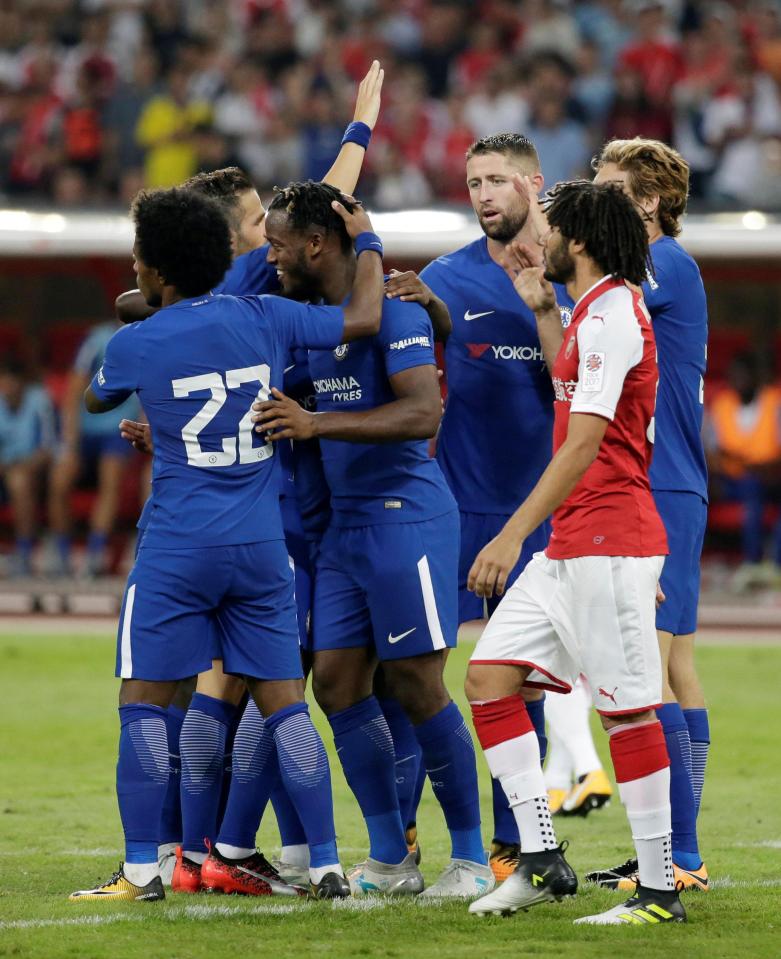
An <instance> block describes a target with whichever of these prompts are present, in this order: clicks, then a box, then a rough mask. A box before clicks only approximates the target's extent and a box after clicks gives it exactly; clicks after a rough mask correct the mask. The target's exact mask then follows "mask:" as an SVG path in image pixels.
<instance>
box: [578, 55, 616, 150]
mask: <svg viewBox="0 0 781 959" xmlns="http://www.w3.org/2000/svg"><path fill="white" fill-rule="evenodd" d="M575 64H576V68H577V82H576V83H575V85H574V90H573V97H574V99H575V102H576V103H577V105H578V108H579V110H580V111H581V112H582V114H583V117H584V119H585V121H586V123H588V124H589V126H590V127H591V128H592V129H593V130H594V131H595V134H596V139H597V140H598V141H600V140H601V139H602V138H601V132H602V130H603V128H604V123H605V118H606V117H607V114H608V111H609V110H610V107H611V105H612V102H613V89H614V81H613V77H612V76H611V74H610V73H609V72H608V70H606V69H605V67H604V66H603V65H602V61H601V59H600V53H599V47H598V46H597V45H596V43H594V42H592V41H590V40H585V41H584V42H583V43H582V44H581V46H580V49H579V50H578V52H577V57H576V60H575Z"/></svg>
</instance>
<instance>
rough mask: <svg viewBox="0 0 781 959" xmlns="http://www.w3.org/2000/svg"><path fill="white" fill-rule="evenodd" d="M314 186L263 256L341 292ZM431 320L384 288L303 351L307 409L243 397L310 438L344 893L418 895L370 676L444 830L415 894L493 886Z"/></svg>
mask: <svg viewBox="0 0 781 959" xmlns="http://www.w3.org/2000/svg"><path fill="white" fill-rule="evenodd" d="M330 197H331V191H330V189H329V188H328V187H327V186H325V185H323V184H315V183H311V182H310V183H305V184H292V185H290V186H289V187H288V188H287V189H285V190H283V191H281V192H280V193H278V194H277V196H276V197H275V198H274V200H273V201H272V203H271V205H270V206H269V212H268V216H267V218H266V235H267V237H268V239H269V242H270V243H271V252H270V253H269V261H270V262H271V263H272V264H273V265H274V266H275V267H276V269H277V273H278V275H279V278H280V282H281V284H282V289H283V291H284V293H285V295H286V296H290V297H294V298H297V299H306V300H309V301H311V302H318V301H323V302H326V303H341V302H343V301H344V298H345V296H346V295H347V293H348V291H349V288H350V283H351V277H352V273H353V271H354V270H355V256H354V254H353V252H352V250H351V248H350V245H349V242H348V238H347V236H346V234H345V232H344V228H343V226H342V223H341V221H340V220H339V219H337V218H336V217H334V216H333V214H332V213H331V210H330V202H329V201H330ZM432 341H433V333H432V328H431V323H430V322H429V319H428V317H427V315H426V313H425V311H424V310H423V309H422V308H421V307H419V306H417V305H416V304H412V303H401V302H400V301H398V300H386V301H385V306H384V308H383V318H382V325H381V328H380V332H379V333H378V334H377V335H376V336H374V337H373V338H372V339H371V340H367V341H366V342H365V343H362V344H360V345H358V344H347V343H345V344H342V345H340V346H339V347H338V348H337V349H335V350H310V353H309V368H310V373H311V376H312V381H313V383H314V387H315V392H316V397H317V412H316V413H310V412H307V411H305V410H303V409H302V408H301V406H300V405H299V404H298V403H296V402H294V401H292V400H290V399H288V398H287V397H285V396H284V395H283V394H281V393H279V392H277V391H274V393H273V396H274V399H273V400H270V401H268V402H267V403H261V404H256V407H258V408H259V412H258V421H259V426H258V429H261V430H263V431H268V435H269V436H270V437H271V438H272V439H274V440H275V441H277V442H278V441H280V440H286V439H293V440H294V441H300V440H306V439H310V438H313V437H317V438H319V440H320V448H321V452H322V457H323V465H324V468H325V474H326V479H327V481H328V485H329V487H330V490H331V510H332V512H331V522H330V524H329V527H328V529H327V530H326V533H325V536H324V538H323V542H322V544H321V547H320V554H319V557H318V561H317V574H316V579H315V600H314V607H313V622H314V635H313V644H314V665H313V687H314V692H315V696H316V697H317V700H318V702H319V703H320V705H321V707H322V708H323V711H324V712H325V714H326V716H327V717H328V720H329V722H330V724H331V728H332V730H333V732H334V741H335V743H336V747H337V752H338V753H339V758H340V760H341V762H342V766H343V768H344V772H345V776H346V778H347V781H348V783H349V785H350V787H351V789H352V790H353V793H354V794H355V796H356V798H357V800H358V803H359V805H360V808H361V811H362V813H363V816H364V820H365V822H366V826H367V829H368V833H369V856H368V858H367V859H366V860H365V862H363V863H361V864H359V865H358V866H356V867H355V869H354V870H353V871H352V873H351V874H350V876H349V877H348V878H349V879H350V885H351V888H352V891H353V894H355V895H361V894H364V893H366V892H383V893H386V894H391V895H405V894H407V895H408V894H413V893H418V892H420V891H421V890H422V889H423V879H422V876H421V874H420V871H419V870H418V868H417V865H416V862H415V853H414V852H412V853H409V852H408V850H407V844H406V841H405V835H404V828H403V824H402V819H401V815H400V811H399V803H398V797H397V793H396V787H395V771H394V758H395V754H394V747H393V741H392V739H391V736H390V732H389V730H388V726H387V723H386V720H385V717H384V716H383V713H382V711H381V709H380V705H379V703H378V701H377V699H376V697H375V696H374V695H373V694H372V679H373V674H374V671H375V667H376V663H377V660H378V659H379V661H380V662H381V663H382V666H383V671H384V678H385V683H386V685H387V688H388V690H389V692H390V694H391V695H393V696H394V697H395V698H396V699H397V700H398V701H399V702H400V703H401V706H402V707H403V709H404V711H405V713H406V715H407V716H408V717H409V720H410V721H411V722H412V724H413V727H414V732H415V737H416V740H417V742H418V743H419V745H420V748H421V751H422V755H423V760H424V764H425V767H426V770H427V772H428V775H429V779H430V780H431V783H432V787H433V790H434V794H435V795H436V797H437V799H438V800H439V802H440V805H441V806H442V809H443V812H444V814H445V819H446V821H447V825H448V829H449V831H450V835H451V841H452V850H451V861H450V863H449V865H448V867H447V868H446V869H445V871H444V873H443V874H442V875H441V876H440V877H439V879H438V880H437V882H436V883H435V884H434V885H433V886H431V888H430V889H428V890H427V891H426V893H424V895H426V894H428V895H431V896H434V897H439V896H441V897H470V898H473V897H474V896H476V895H479V894H480V893H481V892H482V891H483V890H487V889H490V888H491V887H492V886H493V882H494V880H493V875H492V873H491V871H490V869H489V868H488V867H487V865H486V863H485V853H484V850H483V846H482V839H481V835H480V810H479V802H478V792H477V771H476V765H475V756H474V747H473V744H472V740H471V736H470V735H469V732H468V730H467V727H466V726H465V724H464V721H463V718H462V717H461V714H460V712H459V710H458V707H457V706H456V705H455V703H453V702H452V700H451V698H450V695H449V693H448V691H447V689H446V688H445V685H444V682H443V669H444V663H445V655H446V651H447V650H448V649H449V648H452V647H453V646H454V645H455V643H456V630H457V593H456V583H457V562H458V537H459V528H458V512H457V509H456V503H455V500H454V499H453V496H452V494H451V492H450V490H449V489H448V486H447V483H446V482H445V479H444V477H443V475H442V472H441V469H440V468H439V466H438V465H437V463H436V462H435V461H434V460H432V459H431V458H430V457H429V455H428V444H427V439H428V438H429V437H431V436H433V434H434V433H435V432H436V429H437V426H438V424H439V420H440V416H441V402H440V393H439V384H438V378H437V372H436V367H435V362H434V352H433V342H432Z"/></svg>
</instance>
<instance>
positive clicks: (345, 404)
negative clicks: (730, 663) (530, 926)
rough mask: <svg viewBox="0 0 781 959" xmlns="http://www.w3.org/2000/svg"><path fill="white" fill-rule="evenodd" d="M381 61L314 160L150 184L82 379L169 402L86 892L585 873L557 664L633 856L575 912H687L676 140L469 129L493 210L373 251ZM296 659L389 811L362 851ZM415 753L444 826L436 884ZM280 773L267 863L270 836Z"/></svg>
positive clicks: (696, 285) (487, 887)
mask: <svg viewBox="0 0 781 959" xmlns="http://www.w3.org/2000/svg"><path fill="white" fill-rule="evenodd" d="M381 85H382V71H381V70H380V68H379V64H377V63H375V64H374V65H373V67H372V69H371V70H370V72H369V74H368V75H367V77H366V79H365V80H364V81H363V83H362V85H361V88H360V90H359V97H358V103H357V106H356V114H355V121H354V122H353V123H352V124H350V126H349V127H348V129H347V131H346V133H345V138H344V140H343V146H342V151H341V152H340V154H339V157H338V158H337V160H336V162H335V164H334V166H333V167H332V169H331V171H329V173H328V174H327V175H326V177H325V180H324V181H323V182H321V183H314V182H311V181H309V182H306V183H292V184H289V185H288V186H287V187H286V188H284V189H281V190H279V191H278V192H277V193H276V194H275V196H274V198H273V200H272V201H271V203H270V204H269V206H268V209H267V210H264V208H263V206H262V204H261V202H260V199H259V197H258V195H257V193H256V192H255V190H254V188H253V187H252V184H251V183H250V181H249V180H248V179H247V178H246V177H245V176H244V175H243V174H242V173H241V171H239V170H237V169H235V168H229V169H227V170H222V171H217V172H215V173H210V174H200V175H198V176H196V177H195V178H193V179H192V180H191V181H188V182H187V183H185V184H184V185H183V186H182V187H178V188H174V189H169V190H160V191H152V192H141V193H140V194H139V195H138V196H137V197H136V199H135V201H134V204H133V207H132V211H131V212H132V216H133V220H134V223H135V229H136V236H135V245H134V250H133V256H134V268H135V271H136V274H137V281H138V290H136V291H133V292H131V293H128V294H123V296H122V297H120V299H119V300H118V303H117V308H118V313H119V315H120V318H121V319H123V320H124V321H125V322H126V325H125V326H124V327H122V328H120V329H119V331H118V332H117V333H116V334H115V336H114V338H113V339H112V340H111V342H110V343H109V345H108V348H107V350H106V355H105V360H104V363H103V366H102V367H101V369H100V370H99V371H98V373H97V374H96V376H95V378H94V379H93V381H92V383H91V385H90V387H89V388H88V390H87V392H86V394H85V402H86V406H87V409H88V410H89V411H90V412H92V413H100V412H103V411H105V410H109V409H113V408H114V407H115V406H117V405H119V404H120V403H122V402H123V401H124V400H126V399H127V398H128V397H129V396H131V395H132V394H134V393H135V394H137V396H138V398H139V400H140V403H141V405H142V407H143V409H144V412H145V414H146V417H147V419H148V425H146V424H141V423H134V422H129V421H124V422H123V426H122V432H123V436H124V437H125V438H126V439H127V440H128V441H130V442H132V443H133V444H134V445H135V446H136V447H137V448H138V449H142V450H145V451H147V452H152V455H153V492H152V496H151V497H150V500H149V501H148V503H147V504H146V506H145V508H144V511H143V514H142V517H141V519H140V521H139V548H138V552H137V556H136V562H135V565H134V567H133V569H132V571H131V573H130V575H129V578H128V582H127V587H126V591H125V596H124V600H123V605H122V610H121V614H120V622H119V628H118V640H117V676H118V677H120V678H121V680H122V683H121V688H120V698H119V716H120V739H119V759H118V764H117V796H118V801H119V808H120V814H121V819H122V825H123V830H124V834H125V859H124V863H123V864H122V865H121V866H120V869H119V871H118V872H117V873H115V874H114V875H113V876H112V877H111V878H110V879H109V880H108V881H106V882H105V883H102V884H101V885H99V886H97V887H96V888H93V889H88V890H82V891H79V892H76V893H73V894H72V896H71V900H72V901H88V902H97V901H100V900H107V899H116V898H119V899H128V900H158V899H163V898H164V896H165V892H164V880H166V881H170V883H171V887H172V889H173V890H174V891H177V892H189V893H195V892H198V891H201V890H212V891H222V892H229V893H243V894H247V895H272V894H273V895H282V896H290V897H297V896H304V895H311V896H313V897H315V898H320V899H336V898H344V897H348V896H351V895H352V896H365V895H385V896H412V895H416V896H419V897H423V898H427V899H432V900H438V899H441V900H446V899H462V900H464V901H469V902H470V905H469V911H470V912H472V913H475V914H479V915H490V914H510V913H514V912H516V911H517V910H518V909H527V908H528V907H529V906H531V905H534V904H537V903H541V902H546V901H551V900H560V899H562V898H563V897H565V896H572V895H574V894H575V893H576V891H577V887H578V879H577V877H576V875H575V873H574V872H573V870H572V868H571V866H570V865H569V864H568V863H567V861H566V859H565V857H564V847H563V846H562V845H560V844H559V842H558V841H557V838H556V836H555V831H554V826H553V820H552V818H551V806H550V804H549V798H548V793H547V790H546V784H545V779H544V775H543V770H542V761H543V760H544V758H545V749H546V743H547V740H546V737H545V691H548V692H549V694H550V695H549V697H548V698H549V699H550V698H555V699H557V700H558V699H561V700H562V701H566V700H569V699H570V698H571V699H572V701H573V706H572V708H571V709H570V712H572V709H574V710H575V712H574V714H573V716H571V717H570V718H571V720H572V721H573V722H574V723H576V724H577V725H578V726H580V727H585V729H586V730H587V728H588V714H587V712H584V709H587V706H584V705H581V704H583V703H584V700H583V699H579V698H577V697H575V696H574V695H573V696H572V697H570V696H569V695H567V694H570V693H571V691H572V690H573V689H574V688H576V686H577V688H584V686H583V684H584V683H585V684H586V686H587V688H588V689H590V693H591V698H592V700H593V704H594V705H595V706H596V708H597V711H598V713H599V715H600V717H601V720H602V724H603V726H604V728H605V729H606V731H607V733H608V735H609V744H610V754H611V759H612V762H613V766H614V771H615V776H616V780H617V782H618V789H619V793H620V797H621V800H622V802H623V804H624V806H625V808H626V812H627V816H628V819H629V822H630V826H631V831H632V837H633V840H634V844H635V856H634V857H633V858H632V859H630V860H629V861H628V862H627V863H625V864H624V865H622V866H618V867H615V868H613V869H602V870H595V871H594V872H592V873H589V874H588V875H587V876H586V878H587V880H589V881H591V882H595V883H598V884H600V885H603V886H606V887H608V888H613V889H616V890H620V891H622V892H627V893H629V895H628V897H627V895H623V896H622V897H621V902H620V904H619V905H617V906H615V907H614V908H611V909H609V910H608V911H606V912H604V913H601V914H598V915H594V916H587V917H584V918H582V919H579V920H577V922H585V923H597V924H626V923H631V924H657V923H662V922H671V921H683V920H685V918H686V914H685V911H684V908H683V905H682V904H681V901H680V897H679V893H680V892H681V891H682V890H683V889H691V888H698V889H707V882H708V879H707V871H706V869H705V866H704V864H703V861H702V858H701V857H700V854H699V850H698V847H697V837H696V816H697V811H698V807H699V794H700V792H701V788H702V773H703V771H704V765H705V754H706V751H707V741H708V734H707V711H706V710H705V707H704V701H703V700H702V692H701V690H700V688H699V684H698V683H697V681H696V673H695V671H694V667H693V640H694V632H695V629H696V609H697V598H698V590H699V556H700V551H701V547H702V538H703V534H704V524H705V509H706V477H705V466H704V457H703V454H702V447H701V441H700V435H699V434H700V426H701V419H702V377H703V376H704V372H705V342H706V337H707V315H706V308H705V299H704V292H703V289H702V282H701V280H700V276H699V271H698V270H697V267H696V264H695V263H694V261H693V260H691V258H690V257H689V256H688V255H687V254H686V253H685V252H684V250H683V249H682V247H681V246H679V244H678V243H677V242H676V240H675V236H676V235H677V233H678V232H679V229H680V228H679V219H680V217H681V216H682V214H683V212H684V209H685V203H686V196H687V191H688V168H687V167H686V164H685V161H683V160H682V158H681V157H680V156H679V155H678V154H677V153H676V152H675V151H674V150H672V149H671V148H669V147H667V146H665V145H664V144H662V143H659V142H657V141H650V140H641V139H637V140H629V141H612V142H611V143H608V144H607V145H606V146H605V148H604V150H603V152H602V153H601V155H600V156H599V157H598V158H597V160H596V161H595V170H596V177H595V180H594V181H593V182H586V181H576V182H571V183H562V184H558V185H557V186H556V187H555V188H554V189H552V190H550V191H549V192H548V193H547V195H546V196H545V198H544V199H543V201H542V202H540V201H539V200H538V194H539V193H540V191H541V190H542V188H543V186H544V181H543V175H542V172H541V171H540V168H539V161H538V158H537V154H536V151H535V149H534V146H533V144H532V143H531V142H530V141H529V140H527V139H526V138H525V137H523V136H521V135H520V134H509V133H507V134H499V135H497V136H492V137H484V138H482V139H481V140H478V141H477V142H476V143H474V144H473V145H472V146H471V147H470V149H469V150H468V152H467V157H466V181H467V187H468V190H469V195H470V199H471V202H472V205H473V208H474V210H475V213H476V215H477V217H478V221H479V223H480V226H481V229H482V232H483V234H484V235H483V236H482V237H481V238H480V239H479V240H476V241H475V242H474V243H471V244H469V245H468V246H466V247H464V248H463V249H461V250H458V251H456V252H454V253H452V254H449V255H446V256H443V257H440V258H439V259H438V260H436V261H434V262H433V263H431V264H430V265H429V266H427V267H426V268H425V269H424V270H423V271H422V272H421V274H420V275H419V276H418V275H416V274H415V273H412V272H407V273H399V272H396V271H392V272H391V274H390V275H389V276H384V275H383V266H382V256H383V248H382V240H381V238H380V237H378V236H377V235H376V234H375V233H374V232H373V230H372V225H371V222H370V220H369V217H368V216H367V214H366V213H365V212H364V211H363V209H362V207H361V205H360V203H359V202H358V201H356V200H354V199H353V197H352V196H351V194H352V191H353V189H354V187H355V185H356V183H357V180H358V175H359V172H360V166H361V162H362V158H363V154H364V151H365V150H366V148H367V146H368V144H369V140H370V136H371V129H372V127H373V125H374V123H375V121H376V119H377V112H378V109H379V93H380V89H381ZM435 340H439V341H441V342H443V343H444V349H445V363H446V375H447V390H448V391H447V400H446V404H445V408H444V412H443V410H442V402H441V398H440V397H441V394H440V385H439V378H438V374H437V369H436V361H435V355H434V343H435ZM435 436H436V438H437V442H436V456H435V457H434V458H431V457H430V455H429V441H430V439H431V438H433V437H435ZM652 456H653V458H652ZM483 617H489V620H488V625H487V626H486V628H485V630H484V632H483V634H482V636H481V638H480V640H479V641H478V643H477V645H476V647H475V650H474V652H473V654H472V657H471V661H470V665H469V669H468V673H467V676H466V694H467V698H468V700H469V703H470V706H471V710H472V718H473V722H474V728H475V731H476V734H477V737H478V740H479V742H480V745H481V747H482V750H483V753H484V755H485V759H486V761H487V763H488V767H489V769H490V772H491V775H492V777H493V820H494V824H493V833H492V844H491V849H490V850H489V851H488V852H486V850H485V848H484V843H483V834H482V830H481V817H480V804H479V798H478V777H477V763H476V757H475V749H474V745H473V741H472V736H471V734H470V731H469V729H468V727H467V725H466V724H465V722H464V719H463V717H462V715H461V713H460V711H459V709H458V707H457V706H456V704H455V703H454V702H453V700H452V699H451V697H450V694H449V692H448V689H447V688H446V686H445V683H444V679H443V673H444V666H445V661H446V657H447V653H448V650H449V649H452V648H453V647H454V646H455V645H456V634H457V631H458V627H459V624H460V623H463V622H466V621H470V620H474V619H480V618H483ZM195 677H197V678H195ZM310 677H311V683H312V690H313V693H314V696H315V699H316V700H317V702H318V704H319V706H320V707H321V709H322V710H323V712H324V714H325V716H326V717H327V719H328V722H329V724H330V727H331V731H332V733H333V737H334V744H335V747H336V753H337V755H338V757H339V760H340V762H341V764H342V767H343V770H344V774H345V778H346V780H347V782H348V784H349V786H350V789H351V790H352V792H353V794H354V796H355V799H356V801H357V803H358V806H359V808H360V811H361V814H362V816H363V819H364V822H365V825H366V830H367V833H368V840H369V845H368V853H367V856H366V858H365V860H364V861H363V862H361V863H360V864H359V865H357V866H356V867H354V868H353V869H352V870H351V871H349V872H348V873H347V874H345V872H344V871H343V869H342V866H341V864H340V858H339V850H338V848H337V842H336V832H335V828H334V816H333V802H332V795H331V780H330V771H329V763H328V758H327V755H326V752H325V748H324V746H323V743H322V740H321V739H320V736H319V734H318V732H317V731H316V729H315V727H314V725H313V724H312V721H311V719H310V716H309V709H308V706H307V704H306V701H305V698H304V689H305V682H306V680H307V678H310ZM193 683H194V687H193ZM578 684H579V685H578ZM562 694H564V695H562ZM576 700H577V701H576ZM562 708H563V707H562ZM592 749H593V746H592ZM697 750H699V751H697ZM695 755H696V757H697V762H696V764H695V763H693V756H695ZM695 765H696V769H697V771H698V772H697V773H695ZM581 778H582V777H581ZM426 779H428V781H429V782H430V784H431V787H432V790H433V793H434V795H435V797H436V799H437V801H438V802H439V804H440V806H441V808H442V813H443V815H444V819H445V822H446V825H447V828H448V831H449V834H450V839H451V857H450V861H449V863H448V865H447V867H446V868H445V870H444V871H443V872H442V873H441V875H439V876H438V877H437V878H436V879H435V881H433V882H431V883H430V884H427V883H426V882H425V881H424V877H423V874H422V873H421V870H420V861H421V849H420V845H419V843H418V839H417V829H416V811H417V806H418V803H419V800H420V795H421V791H422V789H423V786H424V783H425V780H426ZM269 802H270V803H271V805H272V806H273V810H274V813H275V815H276V818H277V822H278V824H279V829H280V836H281V847H282V851H281V854H280V858H279V860H276V861H274V862H273V863H272V862H269V861H268V860H267V859H266V858H265V857H264V856H263V855H262V854H261V853H260V852H259V851H257V850H256V848H255V837H256V833H257V830H258V827H259V823H260V820H261V817H262V815H263V813H264V810H265V809H266V807H267V805H268V804H269ZM171 867H172V869H173V872H172V874H171Z"/></svg>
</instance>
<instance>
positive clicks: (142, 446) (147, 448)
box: [119, 420, 155, 455]
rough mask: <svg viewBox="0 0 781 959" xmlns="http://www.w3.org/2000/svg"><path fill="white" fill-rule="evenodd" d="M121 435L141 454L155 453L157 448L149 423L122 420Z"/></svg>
mask: <svg viewBox="0 0 781 959" xmlns="http://www.w3.org/2000/svg"><path fill="white" fill-rule="evenodd" d="M119 435H120V436H121V437H122V439H123V440H127V441H128V443H130V445H131V446H132V447H133V449H137V450H138V452H139V453H149V454H150V455H151V454H152V453H153V452H154V448H155V446H154V443H153V442H152V430H151V429H150V428H149V423H138V422H136V420H120V423H119Z"/></svg>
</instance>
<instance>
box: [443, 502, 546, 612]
mask: <svg viewBox="0 0 781 959" xmlns="http://www.w3.org/2000/svg"><path fill="white" fill-rule="evenodd" d="M519 505H520V504H519ZM460 515H461V553H460V556H459V559H458V622H459V624H461V623H468V622H469V621H470V620H473V619H488V617H489V616H491V615H492V614H493V611H494V610H495V609H496V607H497V606H498V605H499V603H500V601H501V599H502V597H501V596H492V597H491V598H490V599H483V597H482V596H475V594H474V593H470V592H469V590H468V589H467V588H466V583H467V580H468V578H469V570H470V569H471V568H472V563H474V561H475V559H476V557H477V554H478V553H479V552H480V550H481V549H482V548H483V547H484V546H485V544H486V543H489V542H490V541H491V540H492V539H493V538H494V536H496V535H497V534H498V533H499V532H501V530H502V527H503V526H504V524H505V523H506V522H507V520H508V519H509V518H510V516H509V515H507V516H503V515H501V514H498V513H497V514H494V513H461V514H460ZM549 539H550V522H549V521H548V520H546V521H545V522H544V523H542V524H541V525H540V526H538V527H537V529H536V530H535V531H534V532H533V533H532V534H531V536H529V538H528V539H527V540H526V541H525V542H524V544H523V549H522V550H521V555H520V558H519V560H518V562H517V563H516V564H515V566H514V567H513V570H512V572H511V573H510V576H509V578H508V580H507V586H506V587H505V591H506V590H507V589H508V588H509V587H510V586H511V585H512V584H513V583H514V582H515V580H516V579H518V577H519V576H520V575H521V573H522V572H523V570H524V569H525V568H526V564H527V563H528V562H529V560H530V559H531V558H532V556H533V555H534V554H535V553H540V552H542V551H543V550H544V549H545V547H546V546H547V545H548V540H549Z"/></svg>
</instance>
